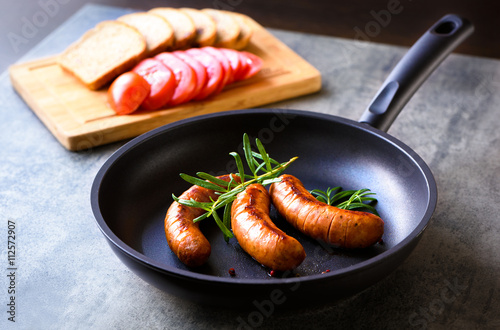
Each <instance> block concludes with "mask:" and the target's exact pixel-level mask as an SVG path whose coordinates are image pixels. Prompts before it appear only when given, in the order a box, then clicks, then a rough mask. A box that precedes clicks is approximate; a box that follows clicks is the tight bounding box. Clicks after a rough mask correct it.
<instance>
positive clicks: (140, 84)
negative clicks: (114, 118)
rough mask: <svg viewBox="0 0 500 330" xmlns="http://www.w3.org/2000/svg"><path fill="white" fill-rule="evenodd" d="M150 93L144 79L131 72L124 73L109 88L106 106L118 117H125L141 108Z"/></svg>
mask: <svg viewBox="0 0 500 330" xmlns="http://www.w3.org/2000/svg"><path fill="white" fill-rule="evenodd" d="M150 91H151V86H150V85H149V83H148V82H147V80H146V79H144V78H143V77H141V76H140V75H139V74H137V73H135V72H133V71H129V72H125V73H123V74H121V75H120V76H118V78H116V79H115V81H113V83H112V84H111V86H109V89H108V95H107V96H108V104H109V106H110V107H111V108H112V109H113V110H114V111H115V112H116V113H117V114H118V115H127V114H129V113H132V112H134V111H135V110H137V109H138V108H139V107H140V106H141V104H142V102H143V101H144V100H145V99H146V98H147V97H148V95H149V93H150Z"/></svg>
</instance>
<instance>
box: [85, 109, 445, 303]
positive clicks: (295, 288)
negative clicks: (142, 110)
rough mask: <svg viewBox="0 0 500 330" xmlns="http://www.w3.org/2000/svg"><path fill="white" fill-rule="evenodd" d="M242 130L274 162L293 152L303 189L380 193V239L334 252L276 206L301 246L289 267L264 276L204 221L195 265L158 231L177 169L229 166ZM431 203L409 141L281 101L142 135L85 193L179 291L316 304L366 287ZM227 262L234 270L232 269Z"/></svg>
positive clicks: (433, 194)
mask: <svg viewBox="0 0 500 330" xmlns="http://www.w3.org/2000/svg"><path fill="white" fill-rule="evenodd" d="M243 133H247V134H249V135H250V136H251V137H253V138H255V137H258V138H259V139H260V140H261V141H262V142H263V144H264V145H265V147H266V150H267V151H268V152H269V154H270V155H271V157H273V158H275V159H277V160H278V161H282V162H283V161H287V160H288V159H290V158H291V157H294V156H298V157H299V158H298V160H296V161H295V162H294V163H293V164H292V165H291V166H290V167H289V168H288V169H287V173H289V174H293V175H295V176H297V177H298V178H299V179H300V180H302V182H303V183H304V184H305V186H306V188H308V189H315V188H319V189H326V188H327V187H334V186H341V187H342V188H343V189H360V188H369V189H371V190H372V191H373V192H375V193H376V194H377V195H376V197H377V199H378V203H377V205H376V207H377V210H378V212H379V213H380V216H381V218H382V219H383V220H384V221H385V231H384V235H383V242H382V243H379V244H376V245H374V246H372V247H370V248H367V249H364V250H357V251H347V250H342V249H335V248H332V247H329V246H326V245H324V244H321V243H319V242H317V241H314V240H312V239H310V238H308V237H306V236H304V235H303V234H301V233H299V232H297V231H296V230H295V229H294V228H292V227H291V226H290V225H289V224H288V223H286V221H284V220H283V219H282V218H281V217H280V216H279V215H278V214H277V212H276V211H275V210H274V208H272V210H271V216H272V219H273V220H274V221H275V223H276V224H277V225H278V226H279V227H280V228H281V229H283V230H284V231H285V232H287V233H288V234H289V235H292V236H294V237H295V238H297V239H298V240H299V241H300V242H301V243H302V244H303V246H304V248H305V250H306V253H307V258H306V259H305V261H304V262H303V263H302V264H301V265H300V266H299V267H298V268H297V269H295V270H294V271H293V272H289V273H284V274H279V275H278V276H275V277H271V276H270V275H269V273H268V270H267V269H265V268H264V267H262V266H261V265H259V264H258V263H257V262H256V261H255V260H253V259H252V258H251V257H250V256H248V255H247V254H246V253H245V252H244V251H243V250H242V249H241V248H240V246H239V245H238V243H237V241H236V240H235V239H231V240H230V241H229V243H226V242H225V241H224V239H223V237H222V233H221V232H220V231H219V229H218V228H217V226H216V225H215V224H214V223H213V220H211V219H206V220H204V222H203V223H202V225H201V228H202V230H203V231H204V233H205V234H206V236H207V238H208V239H209V241H210V242H211V244H212V254H211V256H210V258H209V260H208V263H207V264H206V265H204V266H202V267H200V268H196V269H191V268H188V267H186V266H185V265H183V264H182V263H181V262H180V261H179V260H178V259H177V257H176V256H175V255H174V254H173V253H172V252H171V251H170V249H169V247H168V245H167V242H166V238H165V232H164V228H163V220H164V217H165V213H166V211H167V208H168V206H169V205H170V203H171V202H172V197H171V194H172V193H173V194H175V195H177V196H178V195H180V194H181V193H182V192H183V191H184V190H186V189H187V188H188V187H189V184H188V183H186V182H185V181H184V180H182V179H181V178H180V177H179V173H187V174H191V175H194V174H195V173H196V172H198V171H204V172H209V173H212V174H223V173H228V172H235V170H236V167H235V164H234V162H233V160H232V159H233V158H232V157H231V156H230V155H229V152H231V151H238V152H240V153H241V152H242V149H241V142H242V136H243ZM252 140H253V139H252ZM436 200H437V189H436V184H435V181H434V179H433V177H432V174H431V171H430V170H429V168H428V167H427V165H426V164H425V163H424V161H423V160H422V159H421V158H420V157H419V156H418V155H417V154H416V153H415V152H413V151H412V150H411V149H410V148H409V147H407V146H406V145H405V144H404V143H402V142H400V141H398V140H397V139H395V138H393V137H391V136H390V135H388V134H387V133H385V132H383V131H382V130H379V129H376V128H373V127H371V126H369V125H367V124H365V123H359V122H355V121H351V120H347V119H343V118H339V117H335V116H331V115H324V114H318V113H313V112H307V111H294V110H282V109H250V110H239V111H229V112H223V113H218V114H212V115H206V116H201V117H196V118H192V119H186V120H182V121H179V122H176V123H173V124H169V125H166V126H163V127H160V128H158V129H156V130H153V131H151V132H148V133H146V134H144V135H142V136H140V137H138V138H136V139H134V140H132V141H131V142H129V143H127V144H126V145H124V146H123V147H122V148H120V149H119V150H118V151H117V152H116V153H115V154H113V155H112V156H111V157H110V159H109V160H108V161H107V162H106V163H105V164H104V165H103V167H102V168H101V170H100V171H99V173H98V174H97V176H96V178H95V181H94V185H93V187H92V192H91V203H92V208H93V211H94V214H95V216H96V219H97V223H98V225H99V227H100V229H101V230H102V232H103V233H104V235H105V236H106V238H107V239H108V242H109V244H110V246H111V247H112V249H113V250H114V251H115V253H116V254H117V255H118V256H119V257H120V259H121V260H122V261H123V262H124V263H125V264H126V265H127V266H129V267H130V268H131V269H132V270H133V271H134V272H135V273H136V274H137V275H139V276H140V277H141V278H143V279H144V280H146V281H147V282H149V283H151V284H153V285H155V286H157V287H159V288H161V289H163V290H165V291H167V292H170V293H173V294H176V295H178V296H180V297H183V298H186V299H189V300H192V301H197V302H201V303H207V304H211V305H225V306H241V305H247V306H250V305H251V304H252V302H253V304H254V305H255V301H257V302H259V301H272V302H274V303H276V304H278V303H281V302H283V301H285V300H286V301H287V305H288V306H292V305H294V304H299V305H304V304H311V303H321V302H324V301H332V300H335V299H338V298H342V297H345V296H348V295H352V294H354V293H356V292H359V291H361V290H363V289H365V288H367V287H368V286H370V285H372V284H374V283H376V282H377V281H379V280H380V279H382V278H384V277H385V276H387V275H388V274H389V273H390V272H391V271H393V270H394V269H395V268H396V267H397V266H398V265H399V264H400V263H401V262H402V261H403V260H404V259H405V258H406V257H407V256H408V255H409V254H410V252H411V251H412V250H413V248H414V247H415V245H416V244H417V242H418V240H419V239H420V237H421V234H422V233H423V231H424V229H425V227H426V226H427V224H428V222H429V220H430V218H431V215H432V212H433V210H434V208H435V205H436ZM230 268H234V269H235V272H236V276H230V275H229V273H228V270H229V269H230Z"/></svg>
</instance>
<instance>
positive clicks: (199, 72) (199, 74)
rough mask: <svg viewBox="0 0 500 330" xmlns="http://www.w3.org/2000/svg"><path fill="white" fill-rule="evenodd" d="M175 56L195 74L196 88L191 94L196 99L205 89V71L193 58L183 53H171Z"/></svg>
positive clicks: (179, 51) (206, 78)
mask: <svg viewBox="0 0 500 330" xmlns="http://www.w3.org/2000/svg"><path fill="white" fill-rule="evenodd" d="M172 54H174V55H175V56H177V57H178V58H180V59H181V60H183V61H184V62H186V63H187V64H188V65H189V66H191V67H192V68H193V70H194V71H195V73H196V87H195V90H194V92H193V94H194V97H196V96H197V95H198V94H200V92H201V90H202V89H203V88H204V87H205V85H206V84H207V80H208V77H207V70H206V69H205V67H204V66H203V64H201V63H200V61H198V60H197V59H195V58H194V57H193V56H191V55H189V54H187V53H186V52H184V51H181V50H178V51H175V52H173V53H172Z"/></svg>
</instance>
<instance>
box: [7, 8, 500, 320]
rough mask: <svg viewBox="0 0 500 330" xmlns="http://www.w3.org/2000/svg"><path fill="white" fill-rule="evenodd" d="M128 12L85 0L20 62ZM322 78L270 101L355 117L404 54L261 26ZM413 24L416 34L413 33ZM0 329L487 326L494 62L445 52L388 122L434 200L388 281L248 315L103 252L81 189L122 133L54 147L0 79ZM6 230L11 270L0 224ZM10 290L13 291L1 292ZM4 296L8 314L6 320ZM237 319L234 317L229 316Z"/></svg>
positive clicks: (493, 250) (497, 91)
mask: <svg viewBox="0 0 500 330" xmlns="http://www.w3.org/2000/svg"><path fill="white" fill-rule="evenodd" d="M127 11H128V10H127V9H123V8H114V7H103V6H95V5H89V6H85V7H84V8H83V9H81V10H80V11H79V12H78V13H77V14H75V15H74V16H73V17H72V18H71V19H70V20H68V21H67V22H66V23H65V24H64V25H63V26H61V28H59V29H57V30H56V31H55V32H54V33H52V34H51V35H50V36H49V37H48V38H46V39H45V40H44V41H43V42H42V43H40V44H39V45H37V46H36V47H34V48H33V49H32V51H31V52H30V53H29V54H28V55H27V56H25V57H24V58H23V59H21V61H26V60H28V59H32V58H38V57H42V56H45V55H50V54H55V53H57V52H59V51H60V50H62V49H64V47H65V46H67V45H68V44H69V43H70V42H71V41H73V40H74V38H75V35H77V34H79V33H80V32H81V31H84V30H85V29H87V28H88V27H90V26H92V25H93V24H95V23H96V22H98V21H101V20H103V19H108V18H113V17H117V16H119V15H121V14H123V13H124V12H127ZM270 31H271V32H272V33H273V34H274V35H275V36H276V37H277V38H279V39H280V40H282V41H283V42H284V43H285V44H287V45H288V46H289V47H290V48H292V49H293V50H294V51H295V52H297V53H298V54H299V55H300V56H302V57H303V58H304V59H306V60H307V61H309V62H310V63H311V64H312V65H313V66H315V67H316V68H317V69H318V70H319V71H320V72H321V74H322V77H323V87H322V90H321V92H319V93H315V94H313V95H308V96H304V97H300V98H296V99H291V100H287V101H283V102H280V103H277V104H273V106H275V107H282V108H289V109H303V110H309V111H316V112H322V113H328V114H334V115H337V116H341V117H347V118H350V119H354V120H356V119H358V118H359V117H360V116H361V113H362V112H363V110H364V108H365V107H366V105H367V104H368V103H369V101H370V100H371V98H372V96H373V95H375V92H376V91H377V89H378V88H379V86H380V85H381V83H382V81H383V80H384V79H385V77H386V76H387V75H388V73H389V71H390V70H391V68H392V67H393V66H394V65H395V63H396V62H397V61H398V60H399V59H400V58H401V56H402V55H403V54H404V53H405V52H406V50H407V49H405V48H400V47H394V46H387V45H381V44H375V43H371V42H354V41H352V40H346V39H338V38H331V37H323V36H316V35H309V34H301V33H292V32H287V31H281V30H274V29H273V30H270ZM422 32H423V31H422ZM0 104H1V107H0V112H1V121H0V132H1V133H0V139H1V140H0V142H1V143H0V145H1V148H0V160H1V161H0V187H1V188H0V196H1V197H0V214H1V219H0V220H1V221H0V227H1V228H0V251H1V255H0V265H1V267H0V278H1V280H0V305H1V306H2V307H1V308H0V315H1V316H0V328H2V329H236V328H238V327H240V328H241V327H242V324H243V321H245V322H246V324H247V325H252V326H254V327H255V328H262V329H268V328H269V329H270V328H272V329H294V328H297V329H299V328H300V329H322V328H328V329H333V328H344V329H345V328H348V329H349V328H369V329H426V328H428V329H452V328H453V329H498V328H500V313H499V311H500V301H499V298H500V296H499V290H500V276H499V274H500V253H499V249H500V221H499V214H500V204H499V200H500V129H499V119H500V108H499V106H498V105H499V104H500V61H498V60H492V59H487V58H479V57H471V56H462V55H456V54H452V55H450V56H449V57H448V58H447V59H446V60H445V61H444V62H443V64H442V65H441V66H440V67H439V68H438V69H437V70H436V71H435V72H434V73H433V74H432V75H431V76H430V77H429V79H428V80H427V81H426V82H425V83H424V85H423V86H422V87H421V88H420V90H419V91H418V92H417V93H416V94H415V95H414V97H413V98H412V100H411V101H410V102H409V103H408V104H407V106H406V108H405V109H404V111H403V112H402V113H401V114H400V116H399V117H398V119H397V120H396V121H395V122H394V124H393V125H392V127H391V128H390V129H389V133H390V134H392V135H393V136H395V137H396V138H398V139H399V140H401V141H403V142H405V143H406V144H407V145H408V146H409V147H410V148H412V149H414V150H415V151H416V152H417V153H418V154H419V155H420V156H421V157H422V158H423V159H424V160H425V162H426V163H427V164H428V165H429V167H430V168H431V170H432V172H433V174H434V176H435V179H436V181H437V185H438V191H439V197H438V205H437V208H436V210H435V213H434V215H433V218H432V220H431V223H430V225H429V227H428V228H427V229H426V232H425V234H424V236H423V237H422V239H421V241H420V243H419V244H418V246H417V248H416V249H415V250H414V251H413V253H412V254H411V255H410V257H409V258H408V259H407V260H406V261H404V262H403V263H402V264H401V265H400V267H399V268H398V269H397V270H396V271H394V272H393V273H391V274H390V275H389V276H388V277H387V278H385V279H384V280H382V281H381V282H379V283H377V284H376V285H374V286H372V287H370V288H368V289H367V290H365V291H363V292H361V293H359V294H357V295H355V296H353V297H351V298H349V299H346V300H343V301H341V302H337V303H332V304H329V305H325V306H321V307H317V308H314V309H305V310H303V311H300V312H297V311H287V310H276V311H275V312H273V313H271V315H266V316H265V317H262V318H253V319H252V317H251V315H250V314H249V313H248V312H238V311H228V310H220V311H217V312H214V311H213V310H211V309H207V308H205V307H203V306H199V305H196V304H194V303H191V302H186V301H183V300H181V299H179V298H176V297H174V296H171V295H169V294H167V293H164V292H161V291H160V290H158V289H156V288H154V287H152V286H150V285H148V284H147V283H145V282H144V281H142V280H141V279H140V278H138V277H137V276H136V275H134V274H133V273H132V272H131V271H130V270H129V269H128V268H127V267H126V266H125V265H123V264H122V263H121V262H120V260H119V259H118V258H117V257H116V256H115V255H114V254H113V252H112V251H111V249H110V248H109V246H108V244H107V242H106V240H105V238H104V237H103V235H102V234H101V232H100V230H99V229H98V227H97V225H96V223H95V220H94V217H93V215H92V211H91V208H90V202H89V195H90V187H91V184H92V181H93V179H94V176H95V175H96V173H97V171H98V170H99V168H100V166H101V165H102V164H103V163H104V161H105V160H106V159H107V158H108V157H109V156H110V155H111V154H112V153H113V152H114V151H115V150H117V149H118V148H119V147H120V146H121V145H123V143H124V142H117V143H113V144H110V145H106V146H102V147H98V148H94V149H92V150H88V151H86V152H79V153H75V152H70V151H67V150H66V149H64V148H63V147H62V146H61V145H60V144H59V143H58V142H57V140H56V139H55V138H54V137H53V136H52V135H51V134H50V132H49V131H48V130H47V129H46V128H45V126H44V125H43V124H42V122H41V121H40V120H39V119H38V118H37V117H36V115H35V114H34V113H33V112H32V111H31V110H30V109H29V107H28V106H27V105H26V104H25V103H24V102H23V100H22V99H21V98H20V97H19V96H18V95H17V94H16V92H15V91H14V90H13V88H12V86H11V85H10V82H9V77H8V73H7V72H4V73H3V74H2V75H1V77H0ZM9 226H11V228H12V229H14V227H15V244H16V255H15V264H14V267H15V268H16V269H15V277H13V278H12V276H11V277H9V275H10V272H12V270H9V269H8V268H9V267H10V266H9V264H8V260H9V259H8V256H9V255H8V248H7V247H8V246H9V244H10V243H8V240H9V238H8V236H9V235H8V230H9ZM12 285H13V286H14V289H15V293H13V294H12V293H11V292H9V290H10V289H9V288H10V287H11V286H12ZM12 295H14V296H15V305H16V307H15V310H16V314H15V321H16V322H15V323H13V322H11V321H9V320H8V317H10V315H9V313H8V311H9V309H10V307H9V306H8V305H7V304H9V303H10V300H9V299H10V297H11V296H12ZM242 320H243V321H242Z"/></svg>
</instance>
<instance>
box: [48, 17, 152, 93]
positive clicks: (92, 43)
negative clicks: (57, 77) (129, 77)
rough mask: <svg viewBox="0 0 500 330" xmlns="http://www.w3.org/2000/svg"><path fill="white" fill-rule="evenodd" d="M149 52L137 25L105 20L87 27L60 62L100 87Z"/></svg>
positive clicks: (66, 68) (89, 83) (90, 85)
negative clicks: (90, 27) (88, 28)
mask: <svg viewBox="0 0 500 330" xmlns="http://www.w3.org/2000/svg"><path fill="white" fill-rule="evenodd" d="M145 54H146V40H145V39H144V37H143V36H142V34H140V33H139V31H137V29H135V28H133V27H131V26H130V25H128V24H125V23H123V22H118V21H104V22H101V23H99V24H97V25H96V26H95V27H94V28H93V29H91V30H89V31H87V32H86V33H85V34H84V35H83V36H82V37H81V38H80V39H79V40H77V41H76V42H74V43H73V44H71V45H70V46H69V47H68V48H67V49H66V50H65V51H64V52H63V53H62V54H61V55H60V56H59V57H58V63H59V64H60V66H61V67H62V68H63V69H65V70H67V71H69V72H70V73H72V74H73V75H74V76H75V77H76V78H78V79H79V80H80V81H81V82H82V83H83V84H85V85H86V86H87V87H88V88H90V89H92V90H97V89H99V88H101V87H103V86H104V85H105V84H107V83H108V82H110V81H111V80H113V79H114V78H115V77H116V76H118V75H119V74H120V73H122V72H125V71H126V70H128V69H130V68H132V67H133V66H134V65H135V64H137V62H139V60H140V59H142V58H143V57H144V56H145Z"/></svg>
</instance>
